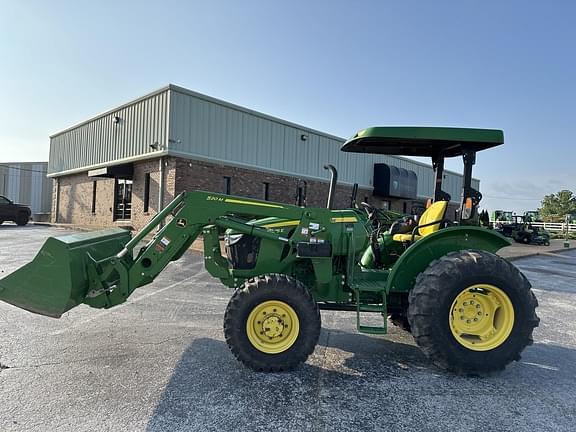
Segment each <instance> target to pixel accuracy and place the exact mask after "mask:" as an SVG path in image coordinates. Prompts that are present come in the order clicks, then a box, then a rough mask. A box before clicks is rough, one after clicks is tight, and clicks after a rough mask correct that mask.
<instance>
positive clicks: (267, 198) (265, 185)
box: [262, 182, 270, 201]
mask: <svg viewBox="0 0 576 432" xmlns="http://www.w3.org/2000/svg"><path fill="white" fill-rule="evenodd" d="M262 195H263V196H264V201H270V183H266V182H264V183H262Z"/></svg>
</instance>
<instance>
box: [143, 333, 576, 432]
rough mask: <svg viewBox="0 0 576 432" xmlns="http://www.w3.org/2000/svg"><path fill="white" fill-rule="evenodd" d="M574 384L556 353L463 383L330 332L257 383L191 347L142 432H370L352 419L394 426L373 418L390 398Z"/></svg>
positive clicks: (382, 347) (408, 350) (574, 366)
mask: <svg viewBox="0 0 576 432" xmlns="http://www.w3.org/2000/svg"><path fill="white" fill-rule="evenodd" d="M575 375H576V351H575V350H573V349H569V348H565V347H559V346H554V345H545V344H536V345H534V346H532V347H529V348H528V349H527V350H526V351H525V352H524V355H523V360H522V361H521V362H517V363H514V364H512V365H510V366H509V367H508V368H507V369H506V370H505V371H504V372H502V373H498V374H494V375H492V376H488V377H464V376H456V375H453V374H450V373H446V372H443V371H440V370H439V369H437V368H435V367H434V366H433V365H432V364H430V362H429V361H428V360H427V359H426V358H425V357H424V355H423V354H422V353H421V352H420V350H419V349H418V348H417V347H416V346H413V345H409V344H406V343H402V342H392V341H389V340H386V339H383V338H374V337H369V336H364V335H358V334H353V333H347V332H342V331H338V330H323V331H322V335H321V337H320V341H319V344H318V347H317V349H316V351H315V352H314V354H313V355H312V356H310V358H309V359H308V361H307V362H306V364H304V365H303V366H302V367H300V368H298V369H297V370H295V371H291V372H284V373H257V372H253V371H251V370H249V369H248V368H246V367H244V366H243V365H241V364H240V363H239V362H237V361H236V359H235V358H234V357H233V355H232V354H231V353H230V351H229V349H228V347H227V345H226V343H225V342H223V341H220V340H214V339H208V338H200V339H196V340H194V341H193V342H192V343H191V345H190V346H189V347H188V348H187V349H186V351H185V352H184V353H183V355H182V357H181V358H180V360H179V362H178V364H177V366H176V368H175V370H174V372H173V374H172V376H171V378H170V380H169V382H168V384H167V385H166V387H165V390H164V392H163V394H162V396H161V398H160V400H159V402H158V404H157V405H156V408H155V410H154V412H153V414H152V416H151V417H150V420H149V422H148V425H147V429H146V430H147V431H151V432H156V431H165V430H250V429H251V430H269V429H273V428H276V429H279V430H331V429H332V428H333V427H336V426H337V424H338V423H337V420H335V418H333V416H334V415H335V414H334V413H335V412H336V413H337V412H339V411H342V413H343V414H342V415H343V416H347V418H348V419H350V418H352V419H354V421H358V422H360V423H362V424H358V425H357V426H361V427H368V428H370V427H369V423H364V422H366V421H369V418H365V419H361V417H362V414H361V412H362V411H364V412H366V410H368V411H370V410H371V409H373V408H374V405H373V404H374V403H375V401H379V402H378V403H377V404H378V407H379V408H378V409H379V410H380V411H379V410H376V411H374V413H378V414H377V415H378V416H379V418H382V416H394V415H395V414H394V412H393V411H390V412H389V413H386V412H384V411H381V410H382V409H383V408H382V406H383V405H382V404H383V403H384V402H385V401H388V403H389V404H390V406H391V407H392V406H394V405H395V404H394V402H395V398H398V397H399V398H400V399H402V398H406V397H407V396H406V395H405V394H404V392H401V393H402V394H398V391H399V389H403V388H406V389H412V392H413V393H412V394H418V395H419V396H408V398H409V399H410V403H416V405H419V404H420V403H422V404H428V402H426V399H425V398H426V395H436V394H438V393H441V394H444V392H446V394H447V395H450V394H452V393H453V392H454V391H455V389H456V388H457V389H459V390H458V391H460V389H462V388H464V389H466V388H469V389H470V394H474V392H478V391H481V392H486V393H490V392H492V391H495V389H498V388H501V387H503V386H504V387H506V388H509V389H510V391H511V392H512V393H511V394H510V398H511V399H513V398H514V397H515V394H516V393H522V392H532V393H534V391H536V392H542V393H546V392H553V391H554V389H557V388H558V386H567V385H569V384H570V383H571V382H573V377H574V376H575ZM570 385H571V384H570ZM479 389H480V390H479ZM535 389H536V390H535ZM444 402H445V401H444ZM444 402H442V403H444ZM344 407H346V408H344ZM370 407H372V408H370ZM388 409H390V410H391V409H392V408H387V409H386V410H388ZM386 410H385V411H386ZM374 415H376V414H374ZM396 415H397V413H396ZM337 418H338V414H336V419H337ZM335 422H336V423H335ZM337 429H338V428H337ZM344 429H346V427H344Z"/></svg>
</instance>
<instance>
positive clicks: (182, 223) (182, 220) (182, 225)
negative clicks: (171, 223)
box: [176, 218, 186, 228]
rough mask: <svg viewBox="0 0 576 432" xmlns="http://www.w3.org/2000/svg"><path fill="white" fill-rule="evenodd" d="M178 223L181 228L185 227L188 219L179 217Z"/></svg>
mask: <svg viewBox="0 0 576 432" xmlns="http://www.w3.org/2000/svg"><path fill="white" fill-rule="evenodd" d="M176 225H178V226H179V227H181V228H184V227H185V226H186V219H183V218H181V219H178V220H177V221H176Z"/></svg>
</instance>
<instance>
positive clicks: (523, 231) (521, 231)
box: [509, 216, 550, 246]
mask: <svg viewBox="0 0 576 432" xmlns="http://www.w3.org/2000/svg"><path fill="white" fill-rule="evenodd" d="M514 220H515V222H514V223H513V224H512V225H511V227H510V228H509V229H510V230H511V231H510V236H511V237H512V238H513V239H514V241H516V242H517V243H523V244H534V245H544V246H550V233H549V232H548V231H546V230H544V229H543V228H540V227H537V226H534V225H532V224H530V223H529V222H528V221H527V218H526V216H514Z"/></svg>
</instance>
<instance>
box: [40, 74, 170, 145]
mask: <svg viewBox="0 0 576 432" xmlns="http://www.w3.org/2000/svg"><path fill="white" fill-rule="evenodd" d="M168 90H170V85H166V86H164V87H161V88H159V89H157V90H154V91H153V92H150V93H147V94H145V95H144V96H140V97H139V98H136V99H133V100H131V101H129V102H126V103H123V104H122V105H119V106H116V107H114V108H110V109H108V110H106V111H103V112H101V113H99V114H96V115H94V116H92V117H90V118H89V119H87V120H82V121H81V122H78V123H75V124H73V125H72V126H68V127H67V128H66V129H62V130H60V131H58V132H56V133H53V134H52V135H50V139H52V138H56V137H57V136H58V135H62V134H63V133H66V132H70V131H71V130H74V129H77V128H79V127H81V126H84V125H86V124H88V123H90V122H93V121H94V120H98V119H100V118H102V117H106V116H107V115H110V114H112V113H115V112H116V111H120V110H121V109H124V108H126V107H129V106H131V105H134V104H137V103H138V102H141V101H143V100H145V99H148V98H151V97H152V96H156V95H158V94H160V93H164V92H165V91H168Z"/></svg>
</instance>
